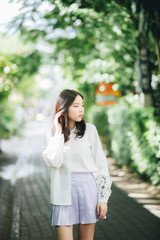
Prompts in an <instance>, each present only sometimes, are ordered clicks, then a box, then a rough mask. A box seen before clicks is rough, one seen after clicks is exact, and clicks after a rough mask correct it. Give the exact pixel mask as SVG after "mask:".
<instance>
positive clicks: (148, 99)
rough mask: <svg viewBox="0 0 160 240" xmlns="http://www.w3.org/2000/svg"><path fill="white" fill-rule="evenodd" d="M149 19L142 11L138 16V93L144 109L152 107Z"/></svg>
mask: <svg viewBox="0 0 160 240" xmlns="http://www.w3.org/2000/svg"><path fill="white" fill-rule="evenodd" d="M148 39H149V38H148V17H147V13H146V12H145V11H144V10H143V9H141V11H140V12H139V15H138V60H137V72H138V79H137V80H138V91H139V93H140V99H141V103H142V105H143V106H144V107H147V106H151V105H152V96H151V93H152V88H151V68H150V58H149V42H148Z"/></svg>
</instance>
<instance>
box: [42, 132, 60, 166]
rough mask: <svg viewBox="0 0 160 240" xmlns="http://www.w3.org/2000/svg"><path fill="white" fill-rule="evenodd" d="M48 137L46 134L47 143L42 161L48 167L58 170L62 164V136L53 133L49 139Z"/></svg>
mask: <svg viewBox="0 0 160 240" xmlns="http://www.w3.org/2000/svg"><path fill="white" fill-rule="evenodd" d="M48 135H49V133H48V132H47V133H46V139H48V143H47V145H46V147H45V149H44V150H43V152H42V155H43V159H44V161H45V163H46V164H47V165H48V166H49V167H56V168H59V167H60V166H61V165H62V162H63V146H64V135H63V134H60V133H55V134H54V136H50V137H49V136H48Z"/></svg>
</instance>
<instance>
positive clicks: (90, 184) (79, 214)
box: [43, 89, 112, 240]
mask: <svg viewBox="0 0 160 240" xmlns="http://www.w3.org/2000/svg"><path fill="white" fill-rule="evenodd" d="M83 114H84V102H83V96H82V94H80V93H79V92H77V91H75V90H70V89H65V90H63V91H62V92H61V93H60V94H59V96H58V99H57V102H56V107H55V114H54V117H53V126H52V128H51V132H47V133H46V138H47V141H48V142H47V144H46V147H45V149H44V150H43V158H44V160H45V162H46V164H47V165H48V166H50V167H51V188H50V190H51V192H50V201H51V215H50V224H51V225H52V226H55V228H56V234H57V238H58V240H73V225H74V224H78V239H79V240H86V239H87V240H93V237H94V230H95V224H96V222H97V221H99V220H105V219H106V213H107V202H108V199H109V197H110V194H111V184H112V181H111V178H110V176H109V172H108V165H107V161H106V157H105V154H104V152H103V149H102V145H101V142H100V139H99V135H98V132H97V129H96V127H95V126H94V125H93V124H90V123H85V121H84V119H83Z"/></svg>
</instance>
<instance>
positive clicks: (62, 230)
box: [55, 225, 73, 240]
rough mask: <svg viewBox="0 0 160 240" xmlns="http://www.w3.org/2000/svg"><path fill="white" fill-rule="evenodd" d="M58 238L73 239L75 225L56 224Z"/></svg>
mask: <svg viewBox="0 0 160 240" xmlns="http://www.w3.org/2000/svg"><path fill="white" fill-rule="evenodd" d="M55 229H56V235H57V240H73V226H72V225H70V226H55Z"/></svg>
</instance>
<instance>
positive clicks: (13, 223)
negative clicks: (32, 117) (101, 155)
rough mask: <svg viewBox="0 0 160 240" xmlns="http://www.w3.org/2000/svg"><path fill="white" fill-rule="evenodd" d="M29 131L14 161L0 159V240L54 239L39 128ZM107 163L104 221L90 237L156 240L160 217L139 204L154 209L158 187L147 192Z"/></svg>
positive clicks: (129, 175) (131, 176)
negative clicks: (110, 181) (108, 189)
mask: <svg viewBox="0 0 160 240" xmlns="http://www.w3.org/2000/svg"><path fill="white" fill-rule="evenodd" d="M31 127H33V128H32V129H34V134H33V131H30V134H26V137H25V139H24V140H23V141H22V140H20V141H19V155H17V161H16V162H15V160H14V161H13V164H11V165H8V164H7V166H5V167H4V165H5V164H4V161H3V160H2V159H1V158H0V176H1V177H0V212H1V214H0V239H1V240H8V239H9V240H17V239H20V240H46V239H47V240H51V239H52V240H53V239H56V234H55V229H54V227H51V226H50V225H49V215H50V213H49V212H50V204H49V184H50V169H49V168H48V167H47V166H46V165H45V164H44V161H43V159H42V156H41V151H42V149H43V146H44V139H43V136H42V132H38V131H37V132H36V131H35V129H36V128H38V127H39V126H37V125H34V123H33V124H32V126H29V127H28V128H29V129H30V128H31ZM13 144H14V143H13ZM16 145H17V142H16ZM5 146H7V145H5V144H4V148H5ZM108 162H109V166H110V173H111V176H112V178H113V181H114V184H113V186H112V195H111V197H110V200H109V204H108V213H107V219H106V220H102V221H99V222H97V223H96V229H95V236H94V239H95V240H159V239H160V218H158V217H157V215H156V214H158V212H159V210H157V211H155V212H154V211H153V212H151V211H150V210H148V209H147V208H146V206H145V205H147V201H148V205H149V203H150V205H154V204H155V205H156V206H157V209H158V207H159V206H160V204H159V190H158V188H157V189H156V190H155V189H154V190H153V189H151V186H150V189H149V185H146V184H148V183H145V182H143V181H142V182H141V180H140V179H139V178H137V176H135V175H134V174H132V173H128V172H126V171H125V170H122V169H118V168H117V167H116V165H115V163H114V160H113V159H110V158H108ZM2 166H3V167H4V168H2ZM11 166H12V168H11ZM9 167H10V168H9ZM2 172H4V173H5V175H6V176H7V174H8V177H6V179H4V178H5V177H4V174H1V173H2ZM8 172H9V173H8ZM137 179H138V180H137ZM11 180H12V181H11ZM143 184H144V185H143ZM134 185H135V186H134ZM138 191H139V194H140V193H141V194H142V195H139V199H138V197H135V196H138V195H136V193H137V194H138ZM146 192H147V193H146ZM143 194H144V195H143ZM145 194H146V195H145ZM140 196H141V198H140ZM145 196H147V198H145ZM142 199H144V203H142ZM149 200H150V201H149ZM153 203H154V204H153ZM153 213H154V214H153ZM73 235H74V240H77V239H78V237H77V236H78V225H74V231H73Z"/></svg>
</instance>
